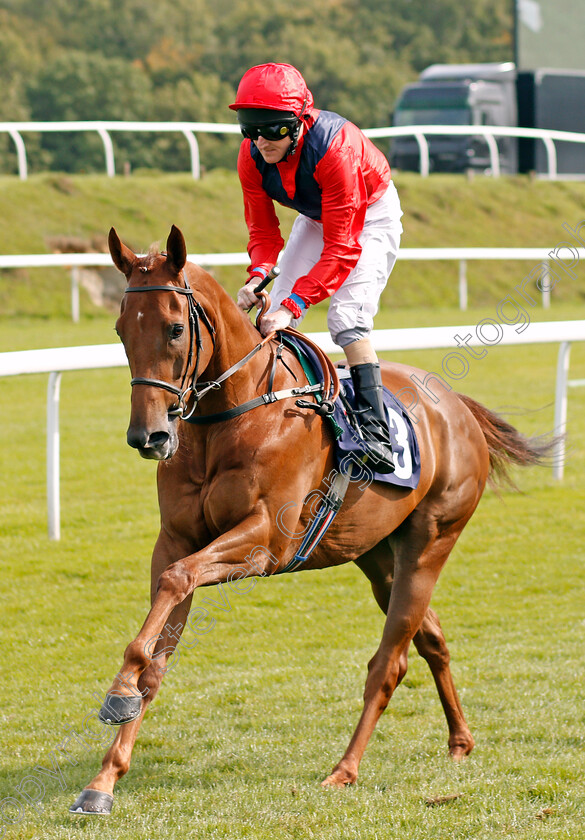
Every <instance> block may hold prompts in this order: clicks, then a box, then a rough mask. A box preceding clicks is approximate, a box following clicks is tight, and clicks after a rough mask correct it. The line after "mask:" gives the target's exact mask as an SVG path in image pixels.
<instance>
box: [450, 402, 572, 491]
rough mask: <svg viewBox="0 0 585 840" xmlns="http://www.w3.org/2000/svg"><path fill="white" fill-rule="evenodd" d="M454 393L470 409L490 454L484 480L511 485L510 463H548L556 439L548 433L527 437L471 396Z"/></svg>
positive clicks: (521, 464) (528, 464) (512, 482)
mask: <svg viewBox="0 0 585 840" xmlns="http://www.w3.org/2000/svg"><path fill="white" fill-rule="evenodd" d="M457 396H458V397H459V399H460V400H461V402H463V403H464V404H465V405H466V406H467V408H468V409H469V410H470V411H471V413H472V414H473V416H474V417H475V419H476V420H477V422H478V423H479V426H480V428H481V430H482V432H483V434H484V437H485V440H486V443H487V446H488V451H489V457H490V468H489V473H488V481H489V483H490V484H491V485H497V484H505V483H507V484H509V485H511V486H512V487H515V486H516V485H515V484H514V481H513V480H512V479H511V477H510V467H511V466H512V465H514V464H516V465H518V466H521V467H528V466H533V465H541V466H542V465H550V464H551V462H552V461H551V452H552V450H553V449H554V447H555V444H556V442H557V438H554V437H552V438H551V437H550V436H548V435H547V436H543V437H535V438H528V437H526V436H525V435H523V434H522V433H521V432H519V431H518V429H515V428H514V426H512V425H510V423H507V422H506V421H505V420H503V419H502V418H501V417H499V416H498V415H497V414H495V413H494V412H493V411H490V410H489V409H488V408H486V407H485V406H484V405H481V403H478V402H476V401H475V400H472V399H471V397H468V396H466V395H465V394H457Z"/></svg>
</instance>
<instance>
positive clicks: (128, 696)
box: [100, 517, 274, 725]
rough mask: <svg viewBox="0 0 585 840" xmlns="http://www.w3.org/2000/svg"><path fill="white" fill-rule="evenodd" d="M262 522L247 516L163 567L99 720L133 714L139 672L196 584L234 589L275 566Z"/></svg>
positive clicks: (128, 717)
mask: <svg viewBox="0 0 585 840" xmlns="http://www.w3.org/2000/svg"><path fill="white" fill-rule="evenodd" d="M265 526H266V518H265V517H263V518H261V517H257V518H253V517H250V518H248V519H247V520H245V521H244V522H242V523H240V525H238V526H237V527H236V528H233V529H232V530H231V531H228V532H227V533H226V534H224V535H222V536H221V537H218V538H217V539H216V540H215V541H214V542H212V543H210V545H208V546H207V547H206V548H204V549H202V550H201V551H198V552H195V553H194V554H191V555H188V556H187V557H184V558H182V559H180V560H176V561H175V562H173V563H171V564H170V565H169V566H168V567H167V568H165V570H164V571H163V572H162V573H161V575H160V576H159V577H158V579H157V581H158V586H157V589H156V593H155V595H154V598H153V602H152V607H151V609H150V611H149V613H148V615H147V617H146V620H145V622H144V624H143V625H142V628H141V630H140V632H139V633H138V635H137V636H136V638H135V639H134V640H133V641H132V642H130V644H129V645H128V647H127V648H126V650H125V652H124V662H123V665H122V668H121V669H120V671H119V672H118V675H117V676H116V678H115V679H114V682H113V684H112V686H111V688H110V689H109V691H108V693H107V695H106V700H105V702H104V704H103V706H102V709H101V711H100V719H101V720H103V721H105V722H106V723H111V724H113V725H120V724H123V723H127V722H129V721H130V720H134V719H135V718H137V717H138V715H139V714H140V709H141V704H142V697H141V690H140V688H139V685H138V681H139V679H140V676H141V674H142V673H143V672H144V671H145V670H146V668H147V667H148V666H149V665H150V663H151V661H152V659H153V656H154V655H156V651H157V646H159V645H160V644H161V643H162V640H163V638H164V637H165V636H164V634H165V633H168V632H169V630H172V628H171V627H170V624H171V622H170V621H169V618H170V616H171V612H172V610H173V609H176V608H177V607H178V605H179V604H182V603H183V602H184V601H185V599H186V598H187V597H188V596H189V595H191V594H192V593H193V590H194V589H195V588H196V587H198V586H205V585H209V584H215V583H225V582H227V583H228V584H229V585H230V586H236V587H237V588H238V589H239V591H242V590H241V587H238V583H239V582H240V581H241V579H242V578H244V577H248V576H256V575H258V574H264V573H265V571H266V570H270V571H272V570H273V569H274V566H273V565H272V567H271V561H270V560H269V558H268V556H267V555H266V554H264V553H263V551H262V544H264V545H265V544H266V535H267V531H268V529H267V527H265ZM262 540H264V543H262ZM254 552H255V553H254ZM252 554H253V555H254V556H253V558H251V555H252ZM268 554H270V552H268ZM272 557H273V555H272ZM249 558H251V559H249ZM248 559H249V562H248ZM270 567H271V568H270ZM158 649H160V648H158Z"/></svg>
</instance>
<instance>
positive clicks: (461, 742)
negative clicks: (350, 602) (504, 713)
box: [356, 540, 474, 761]
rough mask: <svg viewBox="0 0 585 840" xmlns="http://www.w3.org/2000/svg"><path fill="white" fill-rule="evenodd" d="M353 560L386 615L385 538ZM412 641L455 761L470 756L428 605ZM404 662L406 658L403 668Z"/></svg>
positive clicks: (389, 565)
mask: <svg viewBox="0 0 585 840" xmlns="http://www.w3.org/2000/svg"><path fill="white" fill-rule="evenodd" d="M356 562H357V565H358V566H359V567H360V569H361V570H362V571H363V573H364V574H365V575H366V577H367V578H368V579H369V581H370V583H371V585H372V592H373V593H374V597H375V598H376V601H377V603H378V606H379V607H380V609H381V610H382V612H383V613H384V614H386V613H387V612H388V605H389V603H390V594H391V592H392V578H393V574H394V558H393V555H392V552H391V551H390V548H389V546H388V545H387V543H386V541H385V540H384V542H383V543H380V544H379V545H378V546H376V548H374V549H372V551H370V552H368V554H365V555H364V556H363V557H361V558H360V559H359V560H357V561H356ZM413 641H414V644H415V647H416V649H417V651H418V653H419V654H420V656H422V658H423V659H424V660H425V661H426V663H427V665H428V666H429V668H430V671H431V673H432V675H433V679H434V680H435V684H436V686H437V691H438V694H439V698H440V700H441V705H442V706H443V710H444V712H445V717H446V719H447V725H448V727H449V753H450V754H451V756H452V757H453V758H454V759H455V760H456V761H457V760H459V759H461V758H463V757H464V756H466V755H469V753H470V752H471V750H472V749H473V747H474V740H473V736H472V734H471V732H470V730H469V727H468V725H467V722H466V720H465V717H464V715H463V710H462V708H461V703H460V701H459V695H458V694H457V689H456V688H455V684H454V682H453V677H452V674H451V668H450V665H449V663H450V661H451V656H450V653H449V649H448V647H447V642H446V641H445V636H444V635H443V630H442V628H441V624H440V622H439V617H438V616H437V614H436V613H435V612H434V610H432V609H431V608H430V607H429V608H428V610H427V611H426V613H425V617H424V618H423V621H422V624H421V626H420V628H419V629H418V630H417V632H416V633H415V635H414V639H413ZM406 664H407V663H406V660H405V661H404V665H403V667H404V670H405V666H406ZM401 670H402V669H401Z"/></svg>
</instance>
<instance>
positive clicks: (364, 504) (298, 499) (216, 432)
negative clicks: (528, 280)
mask: <svg viewBox="0 0 585 840" xmlns="http://www.w3.org/2000/svg"><path fill="white" fill-rule="evenodd" d="M109 245H110V252H111V255H112V259H113V261H114V263H115V265H116V266H117V267H118V269H119V270H120V271H121V272H122V273H123V274H125V276H126V278H127V284H128V288H127V290H126V293H125V295H124V298H123V301H122V306H121V314H120V317H119V319H118V321H117V324H116V329H117V332H118V334H119V336H120V338H121V339H122V342H123V344H124V348H125V350H126V354H127V356H128V361H129V364H130V370H131V373H132V377H133V379H132V386H133V387H132V404H131V415H130V425H129V428H128V435H127V437H128V443H129V445H130V446H132V447H134V448H135V449H138V451H139V453H140V454H141V455H142V456H143V457H145V458H153V459H155V460H158V461H160V464H159V467H158V494H159V504H160V512H161V529H160V533H159V536H158V539H157V541H156V545H155V547H154V552H153V557H152V572H151V598H152V606H151V609H150V611H149V613H148V615H147V617H146V620H145V622H144V624H143V626H142V629H141V630H140V632H139V633H138V635H137V636H136V638H135V639H134V640H133V641H132V642H131V643H130V644H129V645H128V647H127V648H126V651H125V654H124V661H123V664H122V667H121V669H120V672H119V674H118V676H117V677H116V679H115V680H114V683H113V685H112V687H111V689H110V690H109V692H108V695H107V696H106V700H105V703H104V706H103V707H102V711H101V713H100V717H101V719H102V720H103V721H105V722H107V723H111V724H119V725H121V727H120V729H119V731H118V733H117V736H116V738H115V739H114V741H113V743H112V746H111V747H110V749H109V750H108V752H107V753H106V755H105V757H104V759H103V764H102V769H101V771H100V772H99V773H98V775H97V776H96V777H95V778H94V779H93V780H92V781H91V782H90V783H89V785H88V786H87V787H86V788H85V789H84V790H83V791H82V793H81V795H80V796H79V798H78V799H77V801H76V802H75V804H74V805H73V806H72V807H71V811H73V812H74V813H102V814H104V813H109V812H110V810H111V806H112V802H113V790H114V785H115V783H116V782H117V781H118V779H120V777H121V776H123V775H124V774H125V773H126V772H127V771H128V768H129V766H130V759H131V754H132V748H133V746H134V743H135V740H136V736H137V734H138V730H139V727H140V724H141V721H142V718H143V716H144V713H145V711H146V708H147V706H148V704H149V703H150V702H151V700H153V698H154V697H155V695H156V693H157V691H158V689H159V686H160V683H161V680H162V676H163V674H164V671H165V667H164V665H165V663H166V661H167V660H168V658H169V657H170V656H172V654H173V651H174V648H175V646H176V644H177V642H178V640H179V638H180V633H181V630H182V628H183V627H184V625H185V623H186V621H187V618H188V613H189V608H190V604H191V599H192V595H193V591H194V589H195V588H196V587H199V586H209V585H213V584H221V583H231V584H234V583H237V582H240V583H241V582H242V578H243V577H245V576H247V575H252V576H262V575H271V574H275V573H278V572H279V571H282V570H283V569H284V568H285V567H286V566H287V564H288V563H289V562H290V561H291V559H292V558H293V557H294V555H295V551H296V549H297V548H298V539H297V538H296V537H295V535H296V534H298V533H300V532H302V531H303V528H305V527H306V525H307V523H308V522H309V521H310V519H311V515H312V511H311V506H310V505H309V504H308V503H307V499H308V497H309V496H310V495H311V491H313V490H314V489H315V488H324V487H325V488H326V482H325V479H326V478H327V477H328V476H330V474H331V472H332V470H333V468H334V465H333V454H332V450H333V445H332V443H333V438H332V433H331V431H330V428H329V425H328V423H326V422H325V421H324V420H323V418H322V417H320V416H318V415H317V414H316V412H315V411H312V410H309V409H308V408H307V407H306V405H305V407H298V406H297V405H296V403H295V400H294V399H285V400H284V401H282V402H270V403H268V404H265V403H263V404H262V405H261V406H260V407H256V408H254V409H253V410H250V411H247V412H245V413H242V414H239V416H231V417H230V418H229V419H225V420H222V421H221V422H219V421H218V419H217V418H213V417H211V421H210V422H203V423H199V424H193V423H190V422H185V421H184V419H183V418H184V417H185V416H186V415H191V416H195V415H197V416H202V415H206V416H211V415H214V414H217V413H220V412H224V411H226V410H228V409H231V408H233V407H236V406H240V405H242V404H243V403H245V402H247V401H249V400H254V399H255V398H257V397H258V396H261V395H263V394H266V393H267V392H269V391H270V392H272V391H273V390H274V391H277V390H278V389H289V388H295V387H297V386H299V384H302V383H303V382H306V379H305V377H304V373H303V369H302V367H301V364H300V362H299V361H298V359H297V358H296V356H295V355H293V354H292V353H291V352H290V351H288V350H285V351H284V355H283V357H282V359H280V358H277V351H278V347H279V343H280V342H279V341H275V340H272V339H268V340H267V339H265V340H264V341H263V342H261V341H260V337H259V333H258V331H257V329H256V328H255V327H254V326H253V324H252V323H251V322H250V320H249V319H248V317H247V316H246V315H245V314H244V313H243V312H242V311H241V310H240V309H239V308H238V307H237V306H236V304H235V303H234V301H233V300H232V299H231V298H230V297H229V295H228V294H227V293H226V292H225V291H224V290H223V289H222V288H221V287H220V286H219V284H218V283H217V282H216V281H215V280H214V279H213V278H212V277H211V276H210V275H209V274H208V273H206V272H205V271H204V270H203V269H201V268H199V267H197V266H195V265H193V264H191V263H189V262H187V252H186V247H185V241H184V238H183V235H182V233H181V232H180V231H179V230H178V228H176V227H174V226H173V227H172V229H171V232H170V235H169V238H168V241H167V246H166V247H167V250H166V253H159V252H158V251H155V250H153V249H151V252H150V253H149V254H148V255H147V256H136V255H135V254H134V253H133V252H132V251H131V250H130V249H129V248H127V247H126V246H125V245H123V244H122V242H121V241H120V239H119V238H118V235H117V234H116V232H115V230H114V229H112V230H111V231H110V236H109ZM255 348H259V349H257V351H256V352H255V353H253V352H252V351H254V349H255ZM248 356H249V358H248V359H247V361H245V364H243V365H241V366H238V364H237V363H238V362H240V361H241V360H244V359H246V357H248ZM275 358H276V362H275ZM234 366H235V370H234V371H231V368H232V367H234ZM230 371H231V372H230ZM226 373H228V374H229V375H228V376H227V377H224V376H223V375H224V374H226ZM412 374H417V375H418V376H422V377H423V378H424V373H423V372H422V371H420V370H418V369H416V368H411V367H408V366H405V365H399V364H386V363H384V364H383V377H384V381H385V384H386V385H387V386H388V388H389V389H390V390H391V391H392V392H394V393H396V392H399V391H400V390H401V389H403V388H405V387H406V386H408V385H412V381H411V380H410V376H411V375H412ZM203 392H205V395H204V396H202V394H203ZM198 397H202V398H201V402H200V403H199V402H198ZM416 411H417V420H418V422H417V423H416V436H417V439H418V445H419V450H420V460H421V472H420V480H419V483H418V486H417V487H416V489H414V490H413V489H405V488H401V487H395V486H392V485H388V484H380V483H378V482H373V483H370V484H369V485H368V486H365V483H364V482H362V483H360V482H359V481H354V480H352V481H350V483H349V487H348V490H347V495H346V497H345V501H344V503H343V506H342V507H341V510H340V511H339V513H338V515H337V517H336V519H335V520H334V521H333V524H332V525H331V527H330V528H329V530H328V531H327V533H326V534H325V536H324V538H323V539H322V541H321V542H320V543H319V544H318V546H317V547H316V548H315V550H314V552H313V553H312V554H311V555H310V557H309V559H308V560H307V561H306V563H304V565H303V566H302V568H306V569H323V568H326V567H328V566H337V565H340V564H342V563H348V562H350V561H351V562H354V563H356V564H357V565H358V566H359V568H360V569H361V570H362V571H363V572H364V574H365V575H366V576H367V577H368V579H369V580H370V583H371V586H372V589H373V593H374V597H375V599H376V601H377V602H378V604H379V606H380V608H381V609H382V610H383V612H384V613H385V614H386V621H385V626H384V631H383V634H382V639H381V642H380V646H379V648H378V650H377V652H376V653H375V654H374V656H373V658H372V659H371V661H370V662H369V664H368V674H367V679H366V685H365V693H364V706H363V712H362V714H361V717H360V719H359V722H358V724H357V728H356V730H355V733H354V735H353V737H352V739H351V741H350V743H349V746H348V747H347V750H346V751H345V753H344V755H343V757H342V758H341V760H340V761H339V763H338V764H337V765H336V766H335V767H334V768H333V770H332V772H331V774H330V775H329V776H327V778H326V779H325V780H324V781H323V783H322V784H323V785H326V786H335V787H342V786H344V785H347V784H351V783H352V782H355V781H356V778H357V775H358V765H359V763H360V759H361V758H362V755H363V753H364V750H365V748H366V745H367V743H368V739H369V738H370V736H371V734H372V731H373V729H374V727H375V726H376V723H377V721H378V719H379V717H380V715H381V714H382V712H383V711H384V709H385V708H386V706H387V705H388V702H389V700H390V698H391V696H392V694H393V692H394V690H395V689H396V687H397V686H398V684H399V683H400V681H401V679H402V678H403V677H404V674H405V673H406V668H407V655H408V650H409V646H410V643H411V642H412V641H414V644H415V646H416V648H417V650H418V652H419V653H420V654H421V656H422V657H423V658H424V659H425V660H426V661H427V663H428V665H429V667H430V670H431V672H432V675H433V677H434V680H435V683H436V686H437V689H438V693H439V696H440V699H441V703H442V705H443V708H444V712H445V716H446V718H447V724H448V728H449V752H450V754H451V755H452V756H453V758H454V759H460V758H462V757H464V756H465V755H467V754H468V753H469V752H470V751H471V750H472V748H473V745H474V741H473V737H472V735H471V732H470V730H469V727H468V726H467V723H466V721H465V718H464V716H463V712H462V709H461V705H460V703H459V698H458V696H457V691H456V689H455V686H454V684H453V679H452V677H451V671H450V668H449V652H448V650H447V645H446V643H445V638H444V636H443V632H442V630H441V627H440V624H439V621H438V618H437V616H436V614H435V613H434V612H433V610H431V609H430V608H429V603H430V600H431V594H432V592H433V587H434V585H435V583H436V581H437V578H438V576H439V573H440V571H441V569H442V568H443V565H444V563H445V561H446V560H447V557H448V556H449V553H450V551H451V549H452V548H453V546H454V544H455V542H456V540H457V538H458V537H459V535H460V533H461V531H462V530H463V528H464V526H465V524H466V523H467V522H468V520H469V518H470V517H471V515H472V514H473V512H474V510H475V508H476V507H477V504H478V502H479V500H480V497H481V495H482V492H483V489H484V486H485V484H486V480H487V479H488V477H490V476H493V475H494V474H495V475H497V474H498V473H499V472H501V471H502V470H504V472H505V468H506V466H507V465H508V464H511V463H516V464H521V465H526V464H532V463H538V462H539V461H540V460H541V456H542V454H543V453H542V447H540V446H539V445H538V443H535V442H534V441H531V440H528V439H526V438H525V437H523V436H522V435H521V434H520V433H519V432H517V431H516V430H515V429H514V428H513V427H511V426H509V425H508V424H507V423H505V422H504V421H503V420H501V419H500V418H498V417H497V416H496V415H495V414H493V413H491V412H490V411H488V410H487V409H485V408H484V407H482V406H480V405H479V404H478V403H476V402H474V401H473V400H471V399H470V398H468V397H463V396H460V395H458V394H455V393H454V392H451V391H448V390H444V392H441V398H440V400H439V401H438V402H433V401H431V400H430V399H428V398H427V399H424V398H423V399H421V402H420V404H419V406H418V407H417V409H416ZM220 419H221V418H220ZM283 511H286V526H285V527H283V522H284V520H283ZM244 558H249V563H248V565H247V566H245V565H244ZM247 585H249V583H248V584H247ZM161 666H162V667H161Z"/></svg>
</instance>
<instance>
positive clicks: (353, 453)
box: [282, 330, 420, 490]
mask: <svg viewBox="0 0 585 840" xmlns="http://www.w3.org/2000/svg"><path fill="white" fill-rule="evenodd" d="M282 341H283V343H284V345H285V346H286V347H288V348H289V349H290V350H292V352H294V353H295V355H296V356H297V358H298V360H299V362H300V363H301V365H302V367H303V370H304V372H305V376H306V377H307V379H308V381H309V384H311V385H315V384H317V383H319V382H322V383H324V381H325V376H324V371H323V366H322V365H323V363H322V357H324V358H325V359H327V362H329V364H331V362H330V360H329V359H328V357H327V356H325V354H323V353H322V351H321V350H320V349H318V352H315V349H314V348H315V345H314V344H313V342H311V341H310V340H308V339H307V336H305V335H302V334H301V333H296V331H294V332H293V331H292V330H291V331H289V330H287V331H286V332H284V333H283V334H282ZM333 371H334V372H333V375H334V377H335V378H337V379H338V380H339V395H338V398H336V399H330V400H327V399H325V400H322V398H321V397H320V396H319V395H318V394H316V395H314V396H315V398H316V399H317V401H318V402H319V403H321V405H324V408H325V409H326V410H325V411H324V412H320V411H319V409H318V408H317V409H316V410H317V412H318V413H322V414H324V416H325V420H326V422H328V423H329V424H330V427H331V431H332V433H333V436H334V438H335V456H336V458H335V459H336V469H337V470H338V471H339V472H344V471H345V467H346V466H347V465H348V464H349V463H352V462H353V463H354V464H355V465H357V463H358V461H361V460H362V457H363V454H364V451H365V447H364V444H363V438H362V436H361V433H360V425H359V416H360V415H359V413H358V412H356V411H355V394H354V388H353V382H352V380H351V375H350V372H349V369H348V368H346V367H345V366H343V365H338V366H337V367H335V368H334V369H333ZM325 393H327V391H326V392H325ZM299 402H301V401H300V400H299V401H297V404H299ZM331 403H332V408H333V410H332V411H331V412H329V410H328V409H329V405H330V404H331ZM384 406H385V408H386V414H387V417H388V427H389V429H390V442H391V444H392V451H393V452H394V453H395V461H396V469H395V471H394V472H393V473H389V474H383V473H377V472H376V471H375V467H374V468H373V469H370V468H369V467H368V465H367V462H366V464H365V465H364V467H363V472H364V473H365V474H367V475H368V478H369V480H370V481H372V480H373V481H379V482H381V483H383V484H392V485H394V486H397V487H404V488H408V489H411V490H412V489H414V488H416V487H417V486H418V482H419V478H420V453H419V448H418V442H417V440H416V435H415V433H414V428H413V425H412V421H411V419H410V417H409V416H408V413H407V411H406V409H405V408H404V406H403V405H402V403H401V402H400V401H399V400H398V399H397V398H396V397H395V396H394V395H393V394H392V393H391V392H390V391H389V390H388V389H387V388H386V387H385V388H384ZM301 407H303V408H308V407H311V408H315V403H308V402H307V403H306V402H305V401H304V400H303V401H302V402H301Z"/></svg>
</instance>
